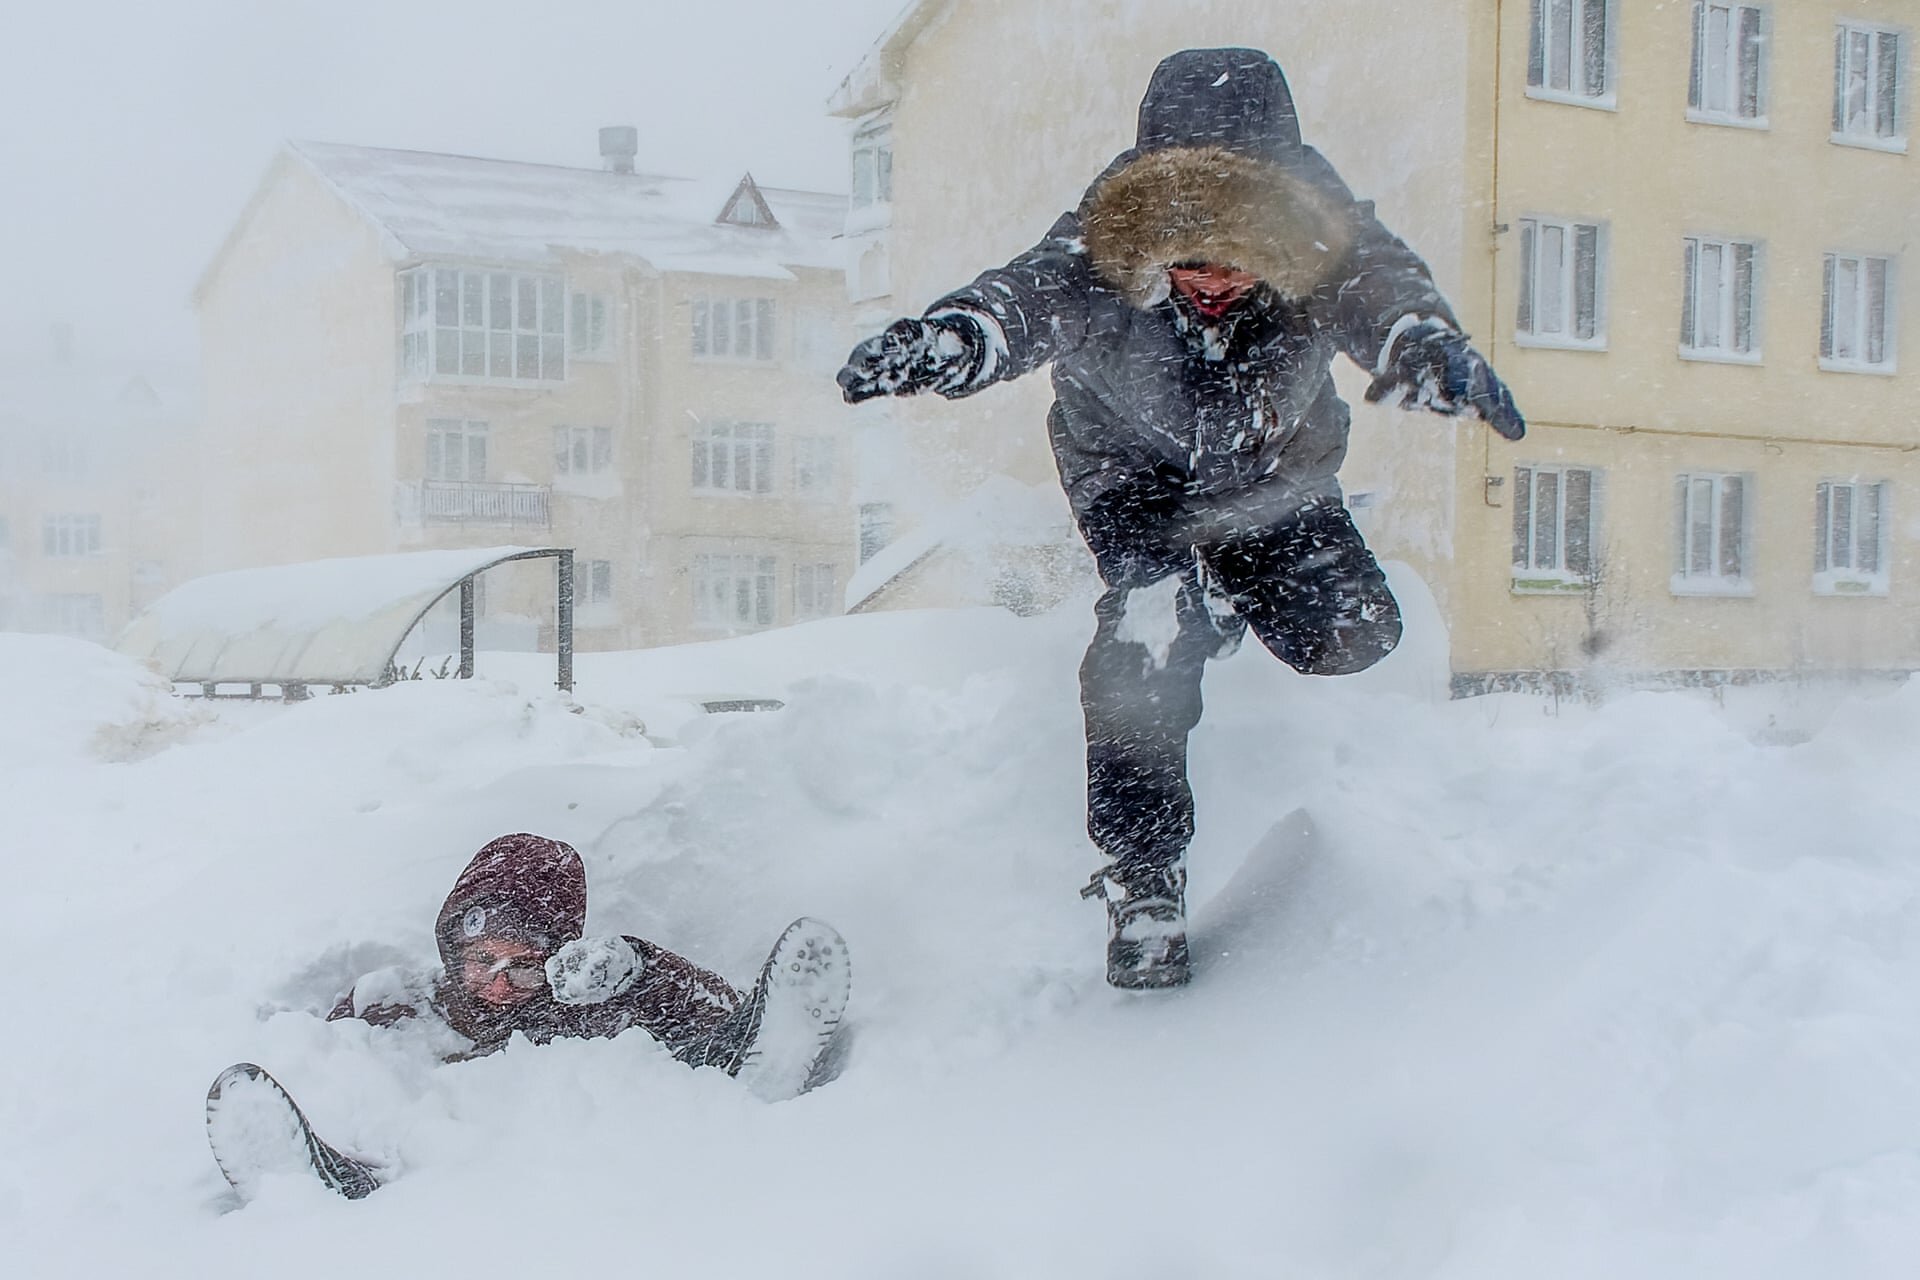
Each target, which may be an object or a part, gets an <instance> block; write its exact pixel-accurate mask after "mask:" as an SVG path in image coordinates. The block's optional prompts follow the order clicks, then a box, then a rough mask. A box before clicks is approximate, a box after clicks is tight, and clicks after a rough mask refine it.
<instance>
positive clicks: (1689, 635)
mask: <svg viewBox="0 0 1920 1280" xmlns="http://www.w3.org/2000/svg"><path fill="white" fill-rule="evenodd" d="M1913 15H1914V9H1913V6H1912V5H1911V3H1908V2H1905V0H1861V2H1860V3H1852V4H1847V5H1844V6H1833V5H1803V4H1795V5H1786V4H1781V3H1771V4H1722V3H1708V2H1706V0H1696V2H1694V3H1682V4H1665V5H1655V4H1642V3H1637V2H1636V0H1450V2H1442V3H1435V4H1428V5H1418V6H1412V5H1408V6H1393V7H1392V12H1391V18H1390V20H1383V19H1381V18H1380V17H1379V16H1378V14H1376V13H1373V12H1370V11H1369V12H1362V11H1361V10H1360V9H1358V8H1343V9H1341V10H1340V12H1339V14H1338V15H1332V14H1331V13H1330V11H1329V9H1328V8H1327V7H1324V6H1305V5H1272V4H1265V3H1257V2H1253V0H1209V2H1206V3H1201V2H1200V0H1175V2H1170V3H1166V4H1158V5H1150V6H1149V5H1138V4H1130V3H1125V2H1124V0H1065V2H1063V3H1061V4H1055V5H1048V6H1044V8H1042V7H1037V6H1029V5H1021V4H1017V3H1013V2H1011V0H973V2H971V3H967V4H955V3H952V2H951V0H925V2H924V3H920V4H916V5H913V6H910V7H909V8H908V10H907V11H906V13H905V14H903V15H902V17H901V19H900V20H899V21H898V22H897V23H896V24H895V25H894V27H892V28H891V29H889V30H888V31H887V32H885V33H884V34H883V35H882V36H881V38H880V40H879V41H878V43H876V45H875V46H874V48H873V50H872V52H871V53H870V54H869V55H868V57H867V59H866V60H865V61H864V62H863V63H862V64H861V65H860V67H858V68H857V69H856V70H855V71H854V73H853V74H852V75H851V76H849V77H848V79H847V80H846V82H845V83H844V84H843V85H842V86H841V88H840V90H839V91H838V93H836V94H835V96H834V98H833V100H832V103H831V109H832V110H833V111H835V112H836V113H838V114H840V115H843V116H845V117H847V118H848V119H849V120H851V121H852V122H853V130H854V133H853V136H854V139H855V141H854V150H853V158H854V165H855V170H854V172H855V205H856V207H855V209H854V210H853V213H852V216H851V218H850V221H849V224H848V232H849V240H850V247H851V248H852V250H853V253H852V254H851V255H850V257H849V281H850V284H851V285H852V289H853V294H854V297H855V299H856V305H857V306H859V307H861V308H862V316H861V320H862V323H863V324H866V325H871V324H872V323H873V322H874V321H875V320H877V319H879V318H881V317H883V316H885V315H889V314H893V313H897V312H914V311H917V310H918V309H919V308H920V307H922V306H924V305H925V304H926V302H927V301H929V300H931V299H932V298H933V297H935V296H937V295H938V294H939V293H940V292H942V291H944V290H945V289H947V288H950V287H952V286H954V285H957V284H960V283H964V282H965V281H966V280H967V279H969V278H971V276H972V274H973V273H974V272H976V271H978V270H979V269H980V268H982V267H985V266H990V265H994V264H997V263H999V262H1002V261H1004V260H1006V259H1007V258H1008V257H1010V256H1011V255H1012V254H1014V253H1016V252H1018V251H1019V250H1020V249H1022V248H1024V247H1026V246H1027V245H1028V244H1030V243H1032V242H1033V241H1035V240H1037V239H1038V238H1039V237H1040V235H1041V234H1042V233H1043V232H1044V231H1045V229H1046V227H1047V226H1048V225H1049V223H1050V222H1051V221H1052V219H1053V218H1054V217H1055V216H1057V214H1058V213H1059V211H1060V210H1061V209H1064V208H1069V207H1072V206H1073V204H1074V203H1076V202H1077V201H1078V199H1079V197H1080V195H1081V192H1082V190H1083V189H1084V184H1085V183H1086V181H1087V180H1088V179H1089V178H1090V177H1091V176H1092V175H1094V174H1096V173H1098V172H1099V170H1100V169H1101V167H1102V166H1103V165H1104V164H1105V163H1106V161H1107V160H1108V159H1109V158H1111V156H1112V155H1113V154H1115V153H1116V152H1117V151H1119V150H1121V149H1122V148H1124V147H1125V146H1127V145H1129V144H1130V143H1131V141H1132V135H1133V126H1134V109H1135V107H1136V105H1137V103H1138V99H1139V95H1140V93H1141V91H1142V89H1143V88H1144V87H1145V84H1146V81H1147V78H1148V76H1149V74H1150V73H1151V71H1152V68H1153V66H1154V64H1155V63H1156V62H1157V61H1158V60H1159V59H1160V58H1161V57H1163V56H1165V55H1166V54H1167V53H1170V52H1172V51H1174V50H1177V49H1179V48H1183V47H1192V46H1200V45H1222V44H1235V45H1252V46H1257V47H1261V48H1265V49H1267V50H1269V51H1271V52H1272V53H1273V54H1274V55H1275V56H1276V57H1277V58H1278V59H1279V60H1280V62H1281V63H1282V65H1283V66H1284V67H1285V68H1286V70H1287V72H1288V76H1289V79H1290V81H1291V84H1292V87H1293V91H1294V95H1295V99H1296V103H1297V105H1298V107H1299V111H1300V117H1301V121H1302V126H1303V130H1304V132H1305V135H1306V138H1307V140H1308V141H1309V142H1310V143H1313V144H1314V145H1316V146H1317V147H1319V148H1320V150H1321V151H1323V152H1324V153H1325V154H1326V155H1327V156H1328V158H1329V159H1331V160H1332V161H1333V162H1334V164H1335V166H1336V167H1338V168H1339V170H1340V171H1341V173H1342V175H1343V176H1344V177H1345V178H1346V179H1347V181H1348V183H1349V184H1350V185H1351V186H1352V187H1353V188H1354V189H1355V191H1356V192H1357V193H1358V194H1359V195H1361V196H1362V197H1366V198H1371V199H1374V200H1375V201H1376V202H1377V205H1378V208H1379V211H1380V215H1381V217H1382V219H1383V220H1384V221H1385V222H1386V223H1387V224H1388V225H1389V226H1390V227H1392V228H1394V229H1395V230H1396V231H1397V232H1399V233H1400V234H1401V235H1402V237H1403V238H1405V239H1406V240H1407V241H1408V242H1409V243H1410V244H1412V245H1413V246H1414V247H1415V248H1416V249H1418V250H1419V251H1420V252H1421V253H1422V254H1423V255H1424V256H1425V257H1426V259H1427V261H1428V262H1429V264H1430V265H1431V266H1432V268H1433V271H1434V275H1435V277H1436V279H1437V280H1438V281H1439V283H1440V284H1441V286H1442V288H1443V289H1445V290H1446V291H1447V293H1448V295H1449V297H1450V298H1452V299H1453V301H1454V302H1455V304H1456V309H1457V310H1458V312H1459V313H1460V315H1461V318H1462V321H1463V323H1464V324H1465V325H1466V326H1467V327H1468V329H1469V330H1470V331H1471V332H1472V334H1473V335H1474V338H1475V342H1476V345H1478V346H1479V347H1480V348H1481V349H1482V350H1483V351H1485V352H1487V353H1488V354H1489V355H1490V356H1491V358H1492V359H1493V362H1494V364H1495V366H1496V367H1497V368H1498V369H1499V370H1500V371H1501V373H1502V375H1503V376H1504V377H1506V378H1507V380H1508V381H1509V382H1510V384H1511V385H1512V386H1513V388H1514V391H1515V394H1516V397H1517V399H1518V401H1519V403H1520V405H1521V407H1522V408H1523V410H1524V411H1525V412H1526V413H1527V415H1528V417H1529V421H1530V424H1531V429H1530V431H1529V433H1528V436H1527V438H1526V439H1525V440H1523V441H1520V442H1518V443H1516V444H1508V443H1506V442H1504V441H1501V440H1498V439H1496V438H1494V437H1493V436H1492V435H1491V433H1489V432H1487V431H1485V430H1484V428H1482V427H1480V426H1479V424H1477V423H1473V424H1459V425H1456V424H1450V423H1448V422H1447V421H1446V420H1443V419H1437V418H1432V417H1427V416H1419V415H1406V414H1402V413H1399V412H1397V411H1383V410H1379V409H1376V408H1372V407H1369V406H1366V405H1364V404H1361V403H1360V401H1359V396H1358V392H1359V390H1360V389H1361V388H1362V387H1363V386H1364V379H1363V377H1362V376H1361V375H1360V373H1359V371H1357V370H1354V369H1351V368H1347V367H1344V366H1343V367H1342V368H1341V369H1340V370H1339V371H1338V373H1337V376H1338V377H1339V379H1340V383H1341V387H1342V389H1343V392H1345V393H1347V399H1348V400H1349V402H1350V403H1353V404H1354V406H1355V413H1354V430H1353V449H1352V453H1351V454H1350V457H1349V461H1348V464H1347V466H1346V468H1345V469H1344V471H1343V473H1342V478H1343V482H1344V483H1345V485H1346V488H1347V492H1348V498H1349V504H1350V506H1352V507H1353V509H1354V514H1355V517H1356V520H1357V521H1358V522H1359V524H1360V526H1361V528H1362V529H1363V530H1364V531H1365V532H1366V533H1367V534H1368V537H1369V540H1370V541H1371V542H1372V543H1373V544H1374V545H1375V546H1376V548H1377V549H1378V550H1379V551H1380V553H1381V554H1382V556H1383V557H1389V558H1394V559H1399V560H1404V561H1407V562H1408V563H1410V564H1411V565H1412V566H1413V567H1414V568H1415V569H1416V570H1418V571H1419V572H1420V573H1421V574H1422V575H1423V576H1424V577H1425V578H1426V579H1427V580H1428V582H1429V583H1430V585H1432V587H1433V588H1434V591H1435V595H1436V597H1437V598H1438V599H1439V600H1440V602H1441V605H1442V608H1443V610H1444V611H1445V613H1446V616H1447V619H1448V623H1449V626H1450V629H1451V633H1452V652H1453V664H1454V670H1455V684H1456V688H1457V689H1459V690H1461V691H1463V692H1471V691H1474V690H1477V689H1485V688H1497V687H1503V686H1505V685H1508V684H1512V683H1521V684H1527V683H1537V682H1539V681H1541V680H1550V681H1552V680H1566V681H1580V680H1589V679H1591V680H1604V679H1616V678H1617V679H1627V680H1662V679H1666V680H1670V679H1676V678H1677V679H1707V680H1713V679H1726V678H1739V677H1740V676H1741V675H1742V674H1744V673H1769V674H1778V673H1785V672H1793V671H1800V670H1816V669H1821V670H1824V669H1836V668H1847V669H1861V668H1864V669H1880V670H1907V669H1911V668H1913V667H1915V666H1920V580H1916V575H1917V574H1920V557H1917V556H1916V552H1920V543H1917V542H1916V538H1915V536H1914V535H1910V534H1909V533H1908V532H1906V529H1905V528H1904V527H1903V524H1902V521H1901V518H1900V511H1901V508H1902V504H1903V503H1912V502H1915V501H1920V493H1916V486H1920V470H1916V465H1917V460H1916V458H1915V455H1914V450H1915V448H1916V445H1917V444H1920V437H1917V436H1916V431H1915V415H1914V413H1913V411H1912V410H1911V409H1910V408H1908V407H1907V406H1908V405H1910V404H1911V403H1912V402H1913V397H1912V395H1911V391H1912V387H1913V380H1912V379H1913V368H1914V366H1913V361H1914V360H1915V359H1916V358H1920V355H1917V354H1916V353H1915V352H1914V351H1913V350H1912V342H1913V339H1912V338H1911V337H1910V336H1909V335H1908V334H1907V332H1906V331H1905V329H1904V328H1903V326H1902V324H1901V311H1902V307H1901V297H1902V293H1903V288H1904V285H1903V272H1902V267H1901V257H1902V252H1903V247H1904V246H1906V245H1907V244H1909V243H1910V242H1911V241H1912V240H1913V233H1914V231H1915V230H1916V218H1917V217H1920V199H1916V197H1920V179H1916V171H1915V169H1914V167H1913V163H1914V162H1913V159H1912V158H1911V157H1910V156H1909V155H1908V154H1907V151H1908V117H1909V111H1910V101H1911V88H1910V80H1911V66H1910V54H1911V44H1912V38H1913V29H1912V27H1911V26H1910V25H1909V24H1910V22H1911V19H1912V18H1913ZM1090 31H1098V32H1100V33H1101V35H1100V38H1099V39H1098V40H1088V39H1086V38H1085V36H1086V33H1087V32H1090ZM962 92H965V93H966V95H967V102H968V104H969V107H968V120H967V125H966V127H964V128H957V127H955V126H954V122H953V114H952V108H951V104H952V102H953V100H954V98H955V96H956V95H957V94H960V93H962ZM863 148H864V150H865V151H866V152H867V153H871V154H873V155H875V156H876V157H877V155H878V153H880V152H882V151H884V152H885V153H886V154H885V159H884V161H881V160H879V159H877V158H875V159H867V160H863V159H862V152H863ZM863 172H870V173H871V174H873V175H874V177H873V182H872V190H873V191H874V192H875V193H876V194H877V197H878V198H876V199H875V200H874V201H873V202H872V203H873V205H875V206H876V207H873V208H869V209H866V210H865V211H863V210H862V209H861V208H860V207H859V205H860V199H861V190H862V188H861V176H860V175H861V174H862V173H863ZM1027 381H1028V382H1029V383H1032V384H1034V385H1027V386H1023V385H1020V384H1015V385H1013V386H1010V387H1007V388H996V389H993V390H990V391H988V392H986V393H984V394H983V395H981V396H980V397H978V398H977V399H976V400H973V401H969V402H967V405H966V407H965V408H957V407H955V406H950V405H944V404H942V405H933V406H923V405H918V404H911V403H903V404H899V405H895V406H890V407H889V409H888V411H887V412H888V413H889V414H890V415H891V418H892V425H893V428H894V429H895V430H897V431H898V432H899V434H900V435H901V436H902V438H903V439H905V440H907V441H909V442H910V443H911V446H912V448H913V451H914V453H915V454H916V455H917V457H918V458H919V459H920V464H919V465H917V466H912V467H907V468H903V469H902V472H901V475H902V479H901V481H900V492H899V506H900V508H901V510H902V512H903V520H909V521H910V518H911V514H910V513H912V512H914V511H917V510H925V509H929V508H930V507H932V506H934V505H937V504H938V503H939V502H941V501H943V500H947V499H950V498H951V497H952V491H953V490H954V489H956V488H964V487H965V486H967V485H970V484H972V483H975V482H977V480H978V478H979V477H980V476H983V475H986V474H992V473H995V472H1000V473H1005V474H1010V475H1015V476H1018V477H1021V478H1023V479H1027V480H1029V481H1031V482H1033V483H1035V484H1043V483H1045V482H1046V480H1047V479H1048V478H1049V476H1050V472H1051V464H1050V461H1049V459H1048V457H1047V452H1046V441H1045V431H1044V425H1043V424H1044V413H1045V407H1046V404H1047V402H1048V399H1049V393H1048V389H1047V388H1046V387H1045V385H1044V380H1043V379H1029V380H1027ZM903 594H912V593H911V591H905V592H903Z"/></svg>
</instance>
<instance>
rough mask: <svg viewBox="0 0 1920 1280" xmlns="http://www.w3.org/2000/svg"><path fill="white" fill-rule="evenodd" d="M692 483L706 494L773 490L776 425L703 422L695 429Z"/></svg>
mask: <svg viewBox="0 0 1920 1280" xmlns="http://www.w3.org/2000/svg"><path fill="white" fill-rule="evenodd" d="M692 453H693V458H692V476H691V484H692V488H693V491H694V492H695V493H697V494H701V495H704V496H709V497H711V496H715V495H721V496H738V497H743V498H753V497H765V496H767V495H768V494H770V493H772V492H773V424H772V423H769V422H702V423H698V424H696V425H695V427H694V428H693V449H692Z"/></svg>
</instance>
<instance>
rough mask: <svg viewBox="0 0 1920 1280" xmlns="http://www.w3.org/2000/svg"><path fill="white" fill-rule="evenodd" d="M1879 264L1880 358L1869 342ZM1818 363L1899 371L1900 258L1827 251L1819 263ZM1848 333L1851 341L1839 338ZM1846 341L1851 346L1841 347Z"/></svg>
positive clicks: (1836, 368)
mask: <svg viewBox="0 0 1920 1280" xmlns="http://www.w3.org/2000/svg"><path fill="white" fill-rule="evenodd" d="M1875 264H1878V265H1879V267H1880V280H1881V283H1880V333H1879V345H1880V359H1878V360H1875V359H1873V358H1872V354H1871V353H1872V350H1873V344H1874V334H1873V317H1874V300H1873V290H1872V287H1871V286H1872V282H1873V276H1874V267H1875ZM1820 294H1821V296H1820V367H1821V368H1822V369H1825V370H1827V371H1829V372H1832V373H1877V374H1882V375H1889V374H1894V373H1898V372H1899V365H1900V361H1899V354H1900V325H1899V319H1900V305H1899V304H1900V260H1899V259H1898V258H1897V257H1896V256H1895V255H1893V254H1890V253H1851V252H1845V251H1835V252H1831V253H1828V254H1827V255H1826V258H1825V262H1824V264H1823V265H1822V268H1821V290H1820ZM1849 336H1850V337H1851V338H1852V339H1853V340H1852V342H1851V344H1848V343H1846V342H1845V341H1843V339H1845V338H1847V337H1849ZM1849 345H1850V346H1851V347H1852V348H1853V350H1852V351H1846V350H1844V349H1843V348H1845V347H1846V346H1849Z"/></svg>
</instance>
